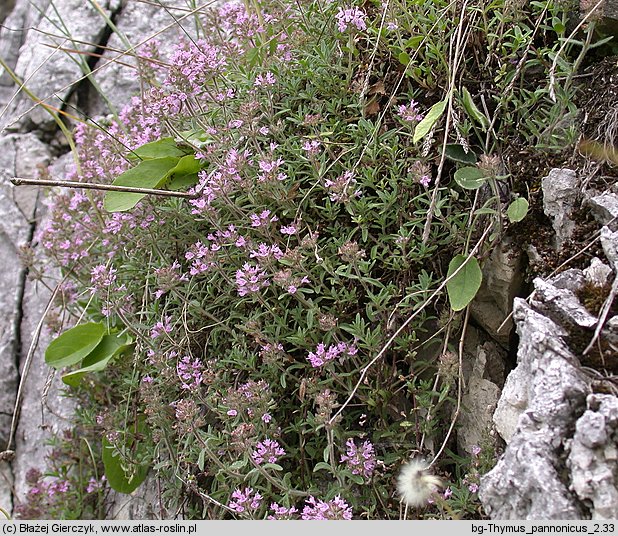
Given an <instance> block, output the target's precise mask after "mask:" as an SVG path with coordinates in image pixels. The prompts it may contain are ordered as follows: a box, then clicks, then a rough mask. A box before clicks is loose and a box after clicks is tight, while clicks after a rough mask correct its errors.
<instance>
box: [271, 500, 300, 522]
mask: <svg viewBox="0 0 618 536" xmlns="http://www.w3.org/2000/svg"><path fill="white" fill-rule="evenodd" d="M270 509H271V511H272V512H273V513H274V515H270V516H268V517H267V518H266V519H269V520H275V519H276V520H281V519H293V517H292V516H293V515H294V514H296V513H298V510H297V509H296V508H294V507H293V506H291V507H290V508H286V507H285V506H280V505H278V504H277V503H275V502H274V503H272V504H271V505H270Z"/></svg>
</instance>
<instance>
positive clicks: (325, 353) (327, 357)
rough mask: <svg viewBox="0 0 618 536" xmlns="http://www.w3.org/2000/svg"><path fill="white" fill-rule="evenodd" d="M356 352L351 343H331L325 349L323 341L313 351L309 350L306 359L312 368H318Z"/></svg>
mask: <svg viewBox="0 0 618 536" xmlns="http://www.w3.org/2000/svg"><path fill="white" fill-rule="evenodd" d="M357 353H358V349H357V348H356V346H354V345H353V344H347V343H345V342H340V343H338V344H331V345H330V346H329V347H328V349H326V346H325V345H324V343H320V344H318V346H317V348H316V349H315V352H309V355H308V356H307V359H308V360H309V362H310V363H311V366H312V367H313V368H318V367H321V366H323V365H325V364H326V363H329V362H331V361H333V360H335V359H337V358H339V359H342V358H343V357H345V356H348V357H351V356H354V355H356V354H357Z"/></svg>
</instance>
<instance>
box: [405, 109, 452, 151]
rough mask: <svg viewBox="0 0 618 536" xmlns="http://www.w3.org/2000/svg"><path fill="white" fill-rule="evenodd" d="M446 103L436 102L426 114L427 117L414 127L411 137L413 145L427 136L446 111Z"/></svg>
mask: <svg viewBox="0 0 618 536" xmlns="http://www.w3.org/2000/svg"><path fill="white" fill-rule="evenodd" d="M446 102H447V99H444V100H441V101H440V102H436V104H434V105H433V106H432V107H431V109H430V110H429V111H428V112H427V115H426V116H425V117H424V118H423V119H422V121H421V122H420V123H419V124H418V125H416V128H415V129H414V136H413V137H412V141H413V142H414V143H418V142H419V141H420V140H422V139H423V138H424V137H425V136H427V134H429V132H430V131H431V129H432V128H433V126H434V125H435V124H436V122H437V121H438V119H440V117H442V114H443V113H444V110H445V109H446Z"/></svg>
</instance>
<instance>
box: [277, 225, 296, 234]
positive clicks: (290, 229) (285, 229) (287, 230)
mask: <svg viewBox="0 0 618 536" xmlns="http://www.w3.org/2000/svg"><path fill="white" fill-rule="evenodd" d="M279 231H280V232H281V234H283V235H290V236H291V235H295V234H296V233H297V232H298V229H297V228H296V225H294V224H293V223H291V224H290V225H284V226H282V227H281V229H279Z"/></svg>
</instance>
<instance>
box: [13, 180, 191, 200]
mask: <svg viewBox="0 0 618 536" xmlns="http://www.w3.org/2000/svg"><path fill="white" fill-rule="evenodd" d="M11 182H12V183H13V184H14V185H15V186H26V185H34V186H61V187H63V188H84V189H86V190H104V191H110V192H124V193H129V194H145V195H159V196H163V197H182V198H184V199H195V198H197V197H199V195H200V194H199V193H194V194H191V193H189V192H172V191H170V190H157V189H155V188H136V187H133V186H114V185H113V184H99V183H95V182H77V181H54V180H45V179H24V178H22V177H15V178H13V179H11Z"/></svg>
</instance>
